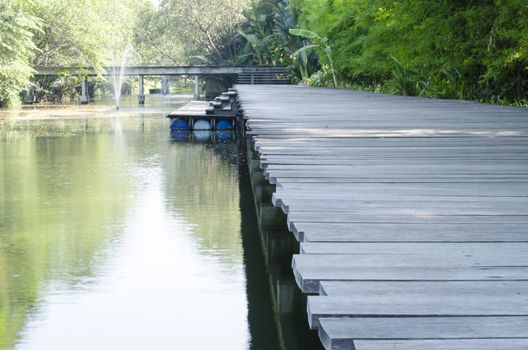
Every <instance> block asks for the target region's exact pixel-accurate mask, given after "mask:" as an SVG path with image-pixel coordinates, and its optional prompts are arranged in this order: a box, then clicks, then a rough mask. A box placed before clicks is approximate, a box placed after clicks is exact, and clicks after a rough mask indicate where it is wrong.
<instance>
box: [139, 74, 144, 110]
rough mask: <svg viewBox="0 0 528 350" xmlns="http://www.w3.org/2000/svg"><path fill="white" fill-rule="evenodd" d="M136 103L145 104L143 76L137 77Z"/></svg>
mask: <svg viewBox="0 0 528 350" xmlns="http://www.w3.org/2000/svg"><path fill="white" fill-rule="evenodd" d="M138 103H139V104H140V105H144V104H145V81H144V78H143V75H140V76H139V96H138Z"/></svg>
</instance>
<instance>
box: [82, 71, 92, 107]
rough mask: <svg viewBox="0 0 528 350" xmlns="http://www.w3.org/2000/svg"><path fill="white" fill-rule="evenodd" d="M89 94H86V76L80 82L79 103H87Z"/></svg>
mask: <svg viewBox="0 0 528 350" xmlns="http://www.w3.org/2000/svg"><path fill="white" fill-rule="evenodd" d="M88 101H90V96H89V95H88V78H84V79H83V80H82V82H81V104H83V105H85V104H88Z"/></svg>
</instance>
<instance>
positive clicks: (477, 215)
mask: <svg viewBox="0 0 528 350" xmlns="http://www.w3.org/2000/svg"><path fill="white" fill-rule="evenodd" d="M239 93H240V96H241V100H242V101H243V107H244V111H245V116H246V119H247V124H248V126H249V131H248V135H249V137H251V138H252V140H253V141H254V142H255V148H256V153H257V154H258V156H259V159H258V162H259V163H258V164H260V167H261V168H262V169H263V170H264V175H265V177H266V178H267V179H268V181H269V182H270V183H273V184H276V185H277V188H276V192H275V193H274V194H273V196H272V203H273V205H275V206H277V207H280V208H282V209H283V211H284V212H285V213H287V222H288V225H289V226H288V227H289V229H290V230H291V231H292V232H293V233H294V234H295V236H296V237H297V239H298V240H299V241H300V242H301V245H300V250H301V253H302V254H299V255H295V256H294V257H293V260H292V268H293V271H294V275H295V278H296V280H297V283H298V284H299V286H300V287H301V289H302V290H303V291H304V292H306V293H318V292H322V293H323V296H313V297H310V298H309V305H308V310H309V312H310V313H311V314H312V316H314V317H315V319H316V320H315V321H314V324H315V325H316V324H317V322H318V321H317V320H321V325H322V327H321V328H320V332H319V334H320V338H321V340H322V342H323V344H324V345H325V346H326V348H327V349H355V350H374V349H375V350H385V349H387V350H388V349H391V350H398V349H406V350H413V349H420V350H424V349H428V350H429V349H431V350H435V349H436V350H438V349H445V350H447V349H449V350H475V349H479V350H491V349H494V350H496V349H523V350H524V349H526V348H528V345H527V341H528V339H527V338H528V337H527V333H526V332H527V329H528V327H526V322H527V321H526V320H527V318H526V316H528V314H527V312H528V305H527V304H528V299H527V297H526V294H527V293H528V287H527V286H528V282H527V281H528V258H527V256H528V229H527V227H528V206H527V204H528V163H526V160H528V137H527V136H528V110H526V109H521V108H504V107H501V106H491V105H483V104H476V103H468V102H465V101H446V100H432V99H423V98H416V97H401V96H392V95H378V94H372V93H368V92H357V91H344V90H336V89H308V88H303V87H297V86H295V87H286V86H281V87H279V88H275V87H254V86H244V87H241V90H240V91H239ZM329 106H331V108H329ZM501 315H507V317H502V316H501ZM515 315H521V316H520V317H518V316H515ZM328 316H339V318H326V317H328ZM356 316H359V317H356ZM371 316H375V317H371ZM402 316H407V317H402ZM445 316H449V317H445ZM325 322H327V323H326V324H325ZM505 338H508V339H505Z"/></svg>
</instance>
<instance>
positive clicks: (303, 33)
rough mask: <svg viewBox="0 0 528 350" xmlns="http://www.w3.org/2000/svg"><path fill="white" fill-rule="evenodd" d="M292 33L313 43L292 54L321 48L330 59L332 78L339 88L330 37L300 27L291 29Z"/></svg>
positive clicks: (295, 55)
mask: <svg viewBox="0 0 528 350" xmlns="http://www.w3.org/2000/svg"><path fill="white" fill-rule="evenodd" d="M290 34H292V35H295V36H299V37H303V38H305V39H308V40H310V41H311V42H312V43H311V44H309V45H304V46H303V47H301V48H300V49H298V50H297V51H295V52H294V53H293V54H292V56H293V57H297V56H299V55H301V54H302V53H306V51H308V50H313V49H316V48H320V49H322V50H323V52H324V53H325V55H326V57H327V59H328V63H329V64H330V71H331V72H332V78H333V80H334V87H336V88H337V78H336V74H335V69H334V60H333V59H332V47H331V46H330V42H329V41H328V38H326V37H322V36H321V35H319V34H317V33H315V32H312V31H310V30H306V29H300V28H296V29H290Z"/></svg>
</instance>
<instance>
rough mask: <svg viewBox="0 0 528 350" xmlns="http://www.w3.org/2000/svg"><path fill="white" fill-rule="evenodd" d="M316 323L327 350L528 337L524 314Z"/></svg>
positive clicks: (347, 319) (332, 320) (357, 319)
mask: <svg viewBox="0 0 528 350" xmlns="http://www.w3.org/2000/svg"><path fill="white" fill-rule="evenodd" d="M319 323H320V326H319V336H320V338H321V341H322V343H323V346H324V347H325V349H327V350H337V349H355V348H354V342H356V341H358V340H411V339H414V340H425V339H429V340H447V339H492V338H498V339H512V338H513V339H515V338H516V339H522V338H528V317H517V316H512V317H391V318H381V317H361V318H321V319H319ZM424 349H426V348H424ZM424 349H422V350H424ZM427 349H429V348H427Z"/></svg>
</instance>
